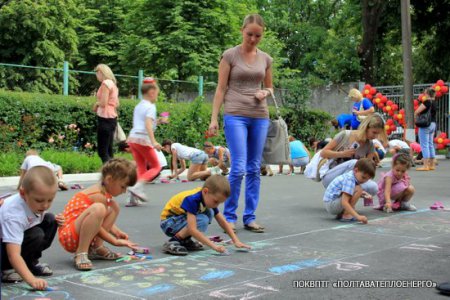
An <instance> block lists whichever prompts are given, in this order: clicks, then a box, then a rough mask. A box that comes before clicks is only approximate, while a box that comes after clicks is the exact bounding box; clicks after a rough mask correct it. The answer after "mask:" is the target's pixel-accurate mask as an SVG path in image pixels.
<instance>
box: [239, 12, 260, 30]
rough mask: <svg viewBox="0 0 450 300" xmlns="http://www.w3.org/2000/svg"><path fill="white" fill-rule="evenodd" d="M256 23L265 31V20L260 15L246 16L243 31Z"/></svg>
mask: <svg viewBox="0 0 450 300" xmlns="http://www.w3.org/2000/svg"><path fill="white" fill-rule="evenodd" d="M253 23H256V24H258V25H259V26H261V27H262V28H263V29H264V19H263V18H262V17H261V16H260V15H258V14H250V15H247V16H245V18H244V22H243V23H242V29H244V28H245V27H247V25H249V24H253Z"/></svg>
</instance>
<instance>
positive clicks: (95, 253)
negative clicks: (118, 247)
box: [89, 245, 122, 260]
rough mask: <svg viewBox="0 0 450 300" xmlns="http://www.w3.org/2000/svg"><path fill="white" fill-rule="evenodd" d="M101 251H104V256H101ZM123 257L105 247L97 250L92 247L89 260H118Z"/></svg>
mask: <svg viewBox="0 0 450 300" xmlns="http://www.w3.org/2000/svg"><path fill="white" fill-rule="evenodd" d="M101 249H104V250H103V254H101V252H102V251H101ZM99 250H100V251H99ZM99 252H100V253H99ZM121 257H122V255H120V254H118V253H115V252H113V251H111V250H110V249H109V248H108V247H106V246H104V245H101V246H100V247H97V248H95V249H94V248H92V247H91V248H89V259H92V260H116V259H118V258H121Z"/></svg>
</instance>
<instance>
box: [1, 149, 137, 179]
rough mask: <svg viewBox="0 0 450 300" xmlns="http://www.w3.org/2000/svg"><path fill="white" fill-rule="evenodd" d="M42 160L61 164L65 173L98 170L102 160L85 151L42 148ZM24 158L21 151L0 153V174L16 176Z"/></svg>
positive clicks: (118, 155)
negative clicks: (61, 150)
mask: <svg viewBox="0 0 450 300" xmlns="http://www.w3.org/2000/svg"><path fill="white" fill-rule="evenodd" d="M39 155H40V156H41V157H42V158H43V159H44V160H47V161H50V162H52V163H55V164H58V165H60V166H62V168H63V172H64V173H67V174H76V173H94V172H98V171H99V170H100V168H101V166H102V162H101V160H100V158H99V157H98V156H97V155H92V154H89V153H85V152H74V151H70V152H69V151H68V152H60V151H55V150H44V151H42V152H41V153H40V154H39ZM115 156H116V157H125V158H128V159H132V156H131V154H129V153H118V154H117V155H115ZM24 158H25V155H24V154H23V153H19V152H8V153H2V154H0V161H1V162H2V163H1V164H0V176H18V175H19V174H20V166H21V165H22V162H23V160H24Z"/></svg>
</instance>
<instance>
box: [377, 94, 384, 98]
mask: <svg viewBox="0 0 450 300" xmlns="http://www.w3.org/2000/svg"><path fill="white" fill-rule="evenodd" d="M375 97H377V98H381V97H383V94H381V93H377V94H376V95H375Z"/></svg>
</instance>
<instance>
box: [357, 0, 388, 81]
mask: <svg viewBox="0 0 450 300" xmlns="http://www.w3.org/2000/svg"><path fill="white" fill-rule="evenodd" d="M361 8H362V26H363V38H362V41H361V44H360V45H359V47H358V56H359V59H360V64H361V67H362V70H361V79H362V80H363V81H364V82H367V83H370V84H374V82H373V68H374V66H373V55H374V52H375V42H376V40H377V32H378V27H379V25H380V17H381V15H382V13H383V11H384V9H385V8H386V1H385V0H361Z"/></svg>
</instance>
